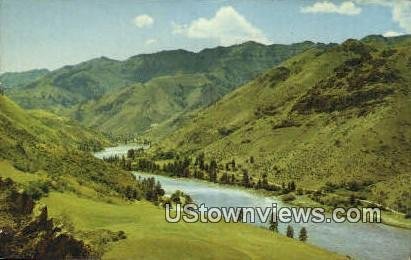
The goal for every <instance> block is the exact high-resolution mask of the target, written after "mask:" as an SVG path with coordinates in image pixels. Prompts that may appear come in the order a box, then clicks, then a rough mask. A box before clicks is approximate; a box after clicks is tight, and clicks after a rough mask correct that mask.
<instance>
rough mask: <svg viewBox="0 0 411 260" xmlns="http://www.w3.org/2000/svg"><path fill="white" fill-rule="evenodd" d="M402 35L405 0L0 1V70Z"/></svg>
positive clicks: (409, 5)
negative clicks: (241, 46) (246, 44)
mask: <svg viewBox="0 0 411 260" xmlns="http://www.w3.org/2000/svg"><path fill="white" fill-rule="evenodd" d="M404 33H411V1H408V0H397V1H396V0H393V1H388V0H387V1H383V0H353V1H316V0H312V1H302V0H301V1H300V0H295V1H285V0H278V1H276V0H258V1H257V0H255V1H252V0H247V1H246V0H233V1H228V0H227V1H223V0H221V1H217V0H212V1H205V0H202V1H195V0H179V1H177V0H175V1H173V0H164V1H161V0H156V1H138V0H122V1H116V0H87V1H85V0H0V58H1V60H0V71H1V72H5V71H24V70H29V69H34V68H49V69H56V68H59V67H61V66H64V65H67V64H76V63H79V62H82V61H85V60H88V59H91V58H95V57H100V56H106V57H110V58H114V59H126V58H128V57H130V56H133V55H136V54H140V53H151V52H156V51H160V50H165V49H180V48H182V49H187V50H192V51H198V50H201V49H203V48H209V47H215V46H218V45H223V46H227V45H231V44H235V43H240V42H244V41H247V40H254V41H259V42H262V43H265V44H271V43H293V42H300V41H305V40H311V41H315V42H341V41H343V40H345V39H347V38H361V37H364V36H366V35H369V34H386V35H389V36H394V35H399V34H404Z"/></svg>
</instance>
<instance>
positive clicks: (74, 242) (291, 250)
mask: <svg viewBox="0 0 411 260" xmlns="http://www.w3.org/2000/svg"><path fill="white" fill-rule="evenodd" d="M84 143H86V144H90V145H91V144H106V141H105V139H104V137H102V136H99V135H98V134H97V133H95V132H92V131H90V130H86V129H82V128H80V127H79V126H77V125H75V124H73V123H72V122H70V121H67V120H66V119H64V118H60V117H57V116H55V115H53V114H50V113H46V112H42V111H32V112H27V111H24V110H22V109H21V108H20V107H19V106H17V105H16V104H15V103H13V102H12V101H11V100H10V99H8V98H7V97H5V96H0V229H1V230H2V233H1V234H0V242H1V243H0V257H13V258H21V257H25V258H50V259H58V258H66V257H69V258H70V257H79V256H83V257H84V256H90V257H93V258H96V257H97V258H99V257H102V256H103V258H108V259H116V258H119V257H120V258H140V257H144V258H156V257H162V258H170V259H171V258H173V259H175V258H176V257H179V258H181V257H182V256H183V257H184V258H194V257H195V258H200V259H202V258H209V256H210V255H211V256H213V257H227V258H236V259H239V258H240V259H248V258H250V257H252V258H283V257H287V258H290V257H291V258H297V257H302V258H305V259H318V258H320V259H330V258H336V259H337V258H339V257H338V256H337V255H335V254H332V253H329V252H326V251H324V250H322V249H319V248H316V247H313V246H310V245H307V244H305V243H302V242H298V241H296V240H291V239H288V238H286V237H284V236H280V235H277V234H272V232H270V231H268V230H264V229H259V228H256V227H252V226H248V225H245V224H218V225H213V224H192V225H190V224H177V225H176V224H167V223H166V222H165V220H164V215H163V214H164V212H163V211H162V210H161V209H160V207H159V206H155V205H153V204H152V203H149V202H148V201H144V200H142V201H139V202H137V201H135V200H127V199H125V198H126V197H127V198H130V192H131V193H133V192H134V193H136V192H137V193H138V192H144V189H143V188H142V187H141V182H139V181H136V180H135V179H134V177H133V176H132V174H131V173H129V172H124V171H122V170H120V169H118V168H116V167H114V166H111V165H109V164H107V163H105V162H103V161H101V160H98V159H96V158H94V157H93V156H92V155H91V154H90V153H89V152H88V149H85V148H87V147H88V146H85V145H84ZM80 148H81V149H80ZM82 150H85V151H82ZM8 178H10V179H11V180H9V179H8ZM133 186H134V187H137V188H136V189H134V190H133V189H131V188H130V187H133ZM139 187H140V188H141V190H138V188H139ZM135 197H136V196H135ZM50 217H51V218H50ZM250 239H252V240H253V241H252V242H250ZM159 242H160V243H159ZM261 246H264V248H265V249H264V250H261ZM204 252H207V255H205V254H204Z"/></svg>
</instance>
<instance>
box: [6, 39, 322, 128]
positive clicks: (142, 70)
mask: <svg viewBox="0 0 411 260" xmlns="http://www.w3.org/2000/svg"><path fill="white" fill-rule="evenodd" d="M314 46H317V45H316V44H314V43H312V42H303V43H297V44H292V45H269V46H266V45H262V44H259V43H255V42H247V43H243V44H240V45H234V46H231V47H217V48H213V49H205V50H203V51H200V52H198V53H194V52H189V51H185V50H173V51H162V52H158V53H153V54H143V55H137V56H134V57H131V58H129V59H127V60H125V61H116V60H111V59H108V58H105V57H102V58H98V59H94V60H90V61H86V62H83V63H81V64H78V65H74V66H65V67H63V68H61V69H58V70H55V71H52V72H50V73H49V74H47V75H46V76H45V77H43V78H41V79H39V80H38V81H36V82H33V83H30V84H28V85H27V86H25V87H23V88H19V89H16V90H14V91H10V92H9V95H10V96H11V97H12V98H13V100H15V101H16V102H17V103H19V104H20V105H21V106H23V107H25V108H42V109H47V110H49V111H54V112H57V113H59V114H63V115H68V116H71V117H72V118H74V119H76V120H78V121H80V122H81V123H82V124H84V125H86V126H91V127H93V128H96V129H99V130H102V131H105V132H112V133H114V134H129V133H133V134H134V133H142V132H144V131H146V130H148V129H150V128H151V127H152V126H155V125H157V124H159V123H162V122H164V121H165V120H169V121H170V122H172V120H174V119H178V118H179V117H181V116H182V115H184V114H186V113H187V112H189V111H192V110H194V109H196V108H203V107H205V106H208V105H210V104H212V103H213V102H215V101H216V100H218V99H219V98H221V97H222V96H223V95H225V94H226V93H228V92H230V91H231V90H233V89H234V88H235V87H237V86H239V85H241V84H243V83H245V82H246V81H248V80H250V79H252V78H254V77H256V76H257V75H258V74H259V73H260V72H262V71H264V70H266V69H268V68H270V67H272V66H274V65H277V64H279V63H280V62H282V61H284V60H286V59H288V58H289V57H291V56H293V55H295V54H298V53H301V52H302V51H304V50H307V49H309V48H312V47H314ZM153 100H155V101H154V102H153ZM148 104H149V105H148ZM124 122H127V124H124ZM170 127H171V126H170V125H168V126H164V127H162V128H161V130H160V131H159V132H160V133H162V132H166V133H167V132H168V131H167V130H168V129H169V128H170Z"/></svg>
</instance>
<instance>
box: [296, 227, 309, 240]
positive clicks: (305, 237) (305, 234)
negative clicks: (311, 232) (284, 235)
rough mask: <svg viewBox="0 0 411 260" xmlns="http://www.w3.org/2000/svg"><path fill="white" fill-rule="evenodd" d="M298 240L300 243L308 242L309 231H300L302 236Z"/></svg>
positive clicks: (303, 228) (304, 229)
mask: <svg viewBox="0 0 411 260" xmlns="http://www.w3.org/2000/svg"><path fill="white" fill-rule="evenodd" d="M298 239H299V240H300V241H303V242H305V241H307V239H308V234H307V229H306V228H305V227H302V228H301V229H300V235H299V236H298Z"/></svg>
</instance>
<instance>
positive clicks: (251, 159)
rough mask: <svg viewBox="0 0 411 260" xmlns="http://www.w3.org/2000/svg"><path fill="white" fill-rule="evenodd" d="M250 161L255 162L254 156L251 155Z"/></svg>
mask: <svg viewBox="0 0 411 260" xmlns="http://www.w3.org/2000/svg"><path fill="white" fill-rule="evenodd" d="M250 163H251V164H252V163H254V156H250Z"/></svg>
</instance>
